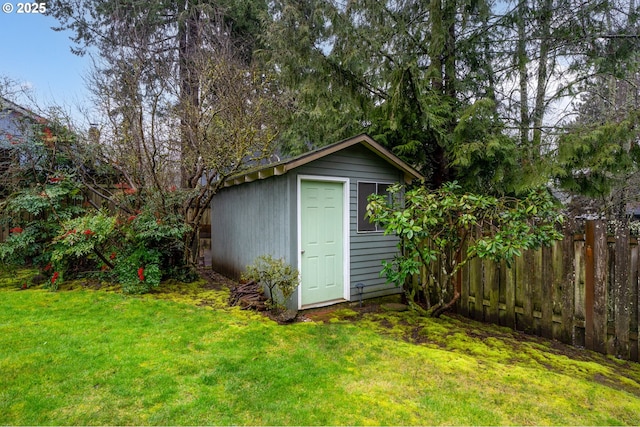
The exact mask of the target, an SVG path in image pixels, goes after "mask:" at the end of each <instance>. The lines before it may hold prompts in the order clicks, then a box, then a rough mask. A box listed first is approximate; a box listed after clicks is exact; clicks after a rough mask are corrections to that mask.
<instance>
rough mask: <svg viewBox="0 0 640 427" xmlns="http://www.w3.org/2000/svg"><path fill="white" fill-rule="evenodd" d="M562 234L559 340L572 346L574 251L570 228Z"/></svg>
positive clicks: (574, 293)
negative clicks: (560, 329) (560, 328)
mask: <svg viewBox="0 0 640 427" xmlns="http://www.w3.org/2000/svg"><path fill="white" fill-rule="evenodd" d="M564 234H565V235H564V239H562V284H561V286H562V331H561V336H560V340H561V341H562V342H564V343H566V344H573V342H574V326H573V323H574V316H575V299H576V291H575V287H576V284H575V280H576V274H575V272H576V259H575V252H576V251H575V241H574V236H573V229H572V227H570V226H567V228H565V233H564ZM578 252H580V251H578Z"/></svg>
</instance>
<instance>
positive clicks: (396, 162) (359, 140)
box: [224, 134, 424, 187]
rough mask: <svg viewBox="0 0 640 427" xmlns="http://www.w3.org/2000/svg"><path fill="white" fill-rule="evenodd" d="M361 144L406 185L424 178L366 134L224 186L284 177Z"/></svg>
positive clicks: (237, 177) (232, 179)
mask: <svg viewBox="0 0 640 427" xmlns="http://www.w3.org/2000/svg"><path fill="white" fill-rule="evenodd" d="M357 144H361V145H362V146H364V147H366V148H368V149H369V150H371V151H372V152H373V153H375V154H376V155H378V156H380V157H381V158H382V159H384V160H385V161H387V162H388V163H390V164H391V165H393V166H395V167H397V168H398V169H400V170H401V171H403V172H404V180H405V182H406V183H409V182H411V181H412V180H413V179H424V177H423V176H422V175H421V174H420V172H418V171H417V170H415V169H414V168H412V167H411V166H409V165H408V164H407V163H405V162H404V161H402V160H401V159H400V158H398V157H397V156H396V155H394V154H393V153H391V152H390V151H389V150H387V149H386V148H384V147H383V146H382V145H380V144H378V143H377V142H376V141H374V140H373V138H371V137H370V136H369V135H367V134H361V135H358V136H355V137H353V138H349V139H345V140H343V141H340V142H336V143H335V144H330V145H327V146H325V147H322V148H318V149H317V150H313V151H309V152H308V153H304V154H302V155H300V156H296V157H293V158H291V159H286V160H283V161H280V162H276V163H271V164H269V165H266V166H262V167H259V168H256V169H252V170H249V171H247V172H244V173H242V174H238V175H234V176H232V177H229V178H228V179H227V180H226V181H225V184H224V186H225V187H232V186H234V185H240V184H243V183H245V182H252V181H256V180H259V179H266V178H269V177H272V176H275V175H284V174H285V173H287V172H289V171H290V170H292V169H295V168H297V167H300V166H302V165H306V164H307V163H310V162H312V161H314V160H317V159H320V158H322V157H325V156H328V155H330V154H333V153H336V152H338V151H340V150H344V149H345V148H348V147H352V146H354V145H357Z"/></svg>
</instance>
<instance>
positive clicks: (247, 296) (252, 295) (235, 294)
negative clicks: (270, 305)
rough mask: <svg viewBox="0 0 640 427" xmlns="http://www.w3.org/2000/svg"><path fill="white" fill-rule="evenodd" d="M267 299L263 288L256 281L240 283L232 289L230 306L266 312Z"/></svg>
mask: <svg viewBox="0 0 640 427" xmlns="http://www.w3.org/2000/svg"><path fill="white" fill-rule="evenodd" d="M266 302H267V297H265V296H264V292H263V289H262V286H260V285H259V284H258V283H256V282H255V281H254V280H252V281H250V282H248V283H240V284H238V285H237V286H235V287H234V288H232V289H231V295H230V297H229V305H231V306H239V307H242V308H243V309H245V310H256V311H265V310H266V309H267V305H266Z"/></svg>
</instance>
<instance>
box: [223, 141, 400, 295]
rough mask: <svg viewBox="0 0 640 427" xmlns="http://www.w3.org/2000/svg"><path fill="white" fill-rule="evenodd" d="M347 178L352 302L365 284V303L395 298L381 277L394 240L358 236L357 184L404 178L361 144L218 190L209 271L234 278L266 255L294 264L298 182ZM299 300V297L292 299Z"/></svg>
mask: <svg viewBox="0 0 640 427" xmlns="http://www.w3.org/2000/svg"><path fill="white" fill-rule="evenodd" d="M300 175H303V176H319V177H340V178H348V179H349V200H350V203H349V224H350V226H349V227H350V230H349V235H350V258H349V259H350V288H351V292H350V294H351V300H352V301H357V300H358V298H359V294H358V290H357V288H356V285H357V284H358V283H360V282H362V283H363V284H364V285H365V288H364V292H363V298H373V297H377V296H383V295H390V294H395V293H399V292H401V291H402V289H401V288H397V287H395V286H394V285H393V284H387V283H386V281H385V279H384V278H383V277H380V271H381V269H382V261H383V260H390V259H391V258H393V255H394V254H395V253H396V251H397V248H396V244H397V241H398V240H397V238H396V237H395V236H384V235H383V233H382V232H368V233H358V231H357V200H358V198H357V193H358V182H360V181H366V182H385V183H395V182H402V180H403V176H404V175H403V173H402V172H401V171H400V170H399V169H397V168H396V167H395V166H393V165H391V164H389V163H388V162H387V161H385V160H384V159H382V158H381V157H379V156H378V155H376V154H375V153H373V152H372V151H371V150H369V149H367V148H366V147H364V146H362V145H359V144H358V145H354V146H352V147H348V148H345V149H343V150H341V151H339V152H336V153H333V154H329V155H327V156H325V157H322V158H320V159H316V160H314V161H312V162H310V163H308V164H305V165H302V166H299V167H297V168H295V169H293V170H292V171H290V172H288V173H287V174H285V175H281V176H273V177H270V178H267V179H263V180H256V181H253V182H249V183H244V184H240V185H235V186H232V187H229V188H226V189H223V190H221V191H220V193H219V194H217V195H216V196H215V197H214V199H213V203H212V210H211V211H212V213H211V215H212V218H211V226H212V236H211V238H212V266H213V268H215V269H216V270H218V271H220V272H221V273H223V274H226V275H228V276H230V277H234V278H238V277H239V276H240V274H241V273H242V271H243V270H244V268H245V267H246V266H247V265H249V264H251V263H252V262H253V260H254V259H255V258H256V257H258V256H260V255H265V254H271V255H272V256H274V257H282V258H284V259H285V260H286V261H287V262H288V263H290V264H291V265H293V266H296V267H298V266H297V262H298V239H297V196H298V189H297V183H298V177H299V176H300ZM292 301H294V302H295V301H297V295H294V296H293V297H292Z"/></svg>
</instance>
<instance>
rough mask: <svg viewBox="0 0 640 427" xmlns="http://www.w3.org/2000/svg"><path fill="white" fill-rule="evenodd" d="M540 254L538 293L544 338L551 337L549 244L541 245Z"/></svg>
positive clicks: (551, 269)
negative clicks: (539, 289) (540, 269)
mask: <svg viewBox="0 0 640 427" xmlns="http://www.w3.org/2000/svg"><path fill="white" fill-rule="evenodd" d="M540 253H541V256H542V265H541V267H542V274H541V277H540V288H541V291H542V292H540V293H539V298H540V299H541V301H540V312H541V313H542V318H541V320H540V333H541V335H542V336H543V337H545V338H553V259H552V249H551V247H550V246H547V247H543V248H542V250H541V251H540Z"/></svg>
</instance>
